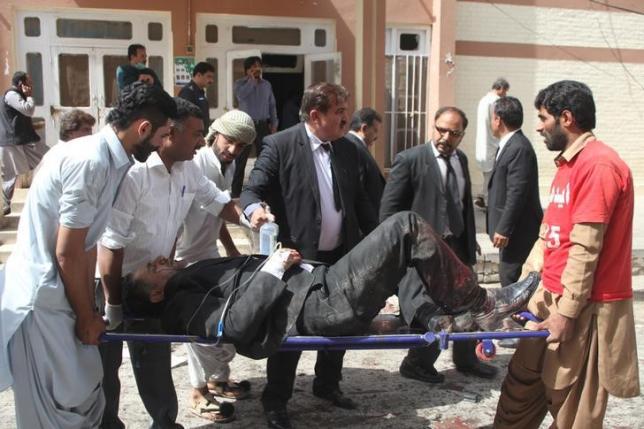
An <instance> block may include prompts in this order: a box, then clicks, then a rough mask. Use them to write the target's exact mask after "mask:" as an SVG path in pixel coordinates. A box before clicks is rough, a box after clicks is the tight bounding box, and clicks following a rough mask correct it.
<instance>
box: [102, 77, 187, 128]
mask: <svg viewBox="0 0 644 429" xmlns="http://www.w3.org/2000/svg"><path fill="white" fill-rule="evenodd" d="M176 116H177V104H176V103H175V102H174V100H173V99H172V97H170V95H169V94H168V93H167V92H165V91H164V90H163V88H161V87H160V86H157V85H148V84H146V83H143V82H139V81H137V82H134V83H132V84H130V85H126V86H125V87H124V88H123V89H122V90H121V93H120V94H119V98H118V100H116V105H115V106H114V108H113V109H112V110H111V111H110V113H109V114H108V115H107V122H108V123H109V124H111V125H113V126H114V127H115V128H116V129H117V130H124V129H126V128H127V127H129V126H130V125H131V124H132V123H133V122H134V121H136V120H138V119H141V118H145V119H147V120H149V121H150V122H151V123H152V129H153V131H154V130H156V129H157V128H159V127H160V126H162V125H164V124H165V123H166V121H167V120H168V118H172V119H173V118H176Z"/></svg>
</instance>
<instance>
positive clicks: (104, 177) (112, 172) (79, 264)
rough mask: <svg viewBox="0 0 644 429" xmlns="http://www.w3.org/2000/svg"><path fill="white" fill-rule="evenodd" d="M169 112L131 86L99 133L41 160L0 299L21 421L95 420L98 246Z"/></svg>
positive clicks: (98, 409) (68, 423)
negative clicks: (128, 178) (127, 179)
mask: <svg viewBox="0 0 644 429" xmlns="http://www.w3.org/2000/svg"><path fill="white" fill-rule="evenodd" d="M174 115H176V105H175V103H174V101H173V100H172V98H171V97H170V96H169V95H168V94H166V93H165V92H164V91H163V90H162V89H160V88H158V87H153V86H149V85H145V84H143V83H135V84H133V85H130V86H127V87H125V88H124V89H123V91H122V92H121V95H120V97H119V99H118V101H117V104H116V106H115V107H114V109H113V110H112V111H111V112H110V114H109V115H108V117H107V125H106V126H105V127H104V128H103V129H102V130H101V131H100V132H98V133H97V134H94V135H91V136H87V137H83V138H80V139H76V140H74V141H73V142H69V143H66V144H64V145H56V146H54V147H53V148H52V149H51V150H50V151H49V152H48V153H47V154H46V155H45V157H44V158H43V160H42V165H41V168H40V171H39V172H38V174H37V175H36V176H35V177H34V181H33V183H32V185H31V189H30V190H29V194H28V196H27V201H26V202H25V209H24V211H23V213H22V216H21V217H20V224H19V226H18V237H17V241H16V247H15V249H14V251H13V253H12V254H11V256H10V257H9V260H8V261H7V264H6V266H5V269H4V288H3V289H2V297H1V300H0V302H1V303H2V310H1V312H0V317H1V320H0V326H1V328H2V330H1V332H0V340H1V344H2V354H1V355H0V389H1V390H4V389H6V388H8V387H11V386H13V393H14V404H15V407H16V420H17V424H18V427H19V428H28V429H31V428H41V427H42V428H54V427H55V428H79V427H97V426H98V425H99V424H100V420H101V415H102V414H103V408H104V406H105V400H104V397H103V393H102V390H101V379H102V376H103V374H102V370H101V362H100V356H99V352H98V348H97V347H95V346H96V345H97V344H98V343H99V337H100V336H101V334H102V333H103V331H104V330H105V322H104V321H103V318H102V317H101V316H100V315H99V314H98V313H97V312H96V310H95V307H94V298H93V295H92V292H91V291H92V288H91V284H92V278H93V273H94V267H95V261H96V253H95V250H96V247H95V245H96V242H97V240H98V238H99V237H100V234H101V233H102V232H103V230H104V228H105V225H106V224H107V222H108V220H109V217H110V207H111V204H112V201H113V200H114V195H115V194H116V191H117V188H118V186H119V183H120V182H121V179H122V178H123V176H124V175H125V173H126V172H127V170H128V169H129V168H130V166H131V165H132V158H131V157H132V156H134V157H135V158H136V159H137V160H140V161H145V160H146V158H147V157H148V155H149V154H150V153H151V152H152V151H153V150H154V149H155V148H156V147H158V146H159V144H160V139H159V133H157V131H158V130H159V129H163V127H165V126H166V125H167V121H168V118H169V117H173V116H174ZM0 289H1V288H0Z"/></svg>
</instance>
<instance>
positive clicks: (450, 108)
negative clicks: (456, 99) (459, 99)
mask: <svg viewBox="0 0 644 429" xmlns="http://www.w3.org/2000/svg"><path fill="white" fill-rule="evenodd" d="M446 112H454V113H458V114H459V115H461V119H462V120H463V131H465V128H467V124H468V120H467V116H465V112H463V111H462V110H461V109H459V108H458V107H454V106H444V107H441V108H440V109H438V110H437V111H436V114H435V115H434V121H436V120H438V118H440V117H441V115H442V114H443V113H446Z"/></svg>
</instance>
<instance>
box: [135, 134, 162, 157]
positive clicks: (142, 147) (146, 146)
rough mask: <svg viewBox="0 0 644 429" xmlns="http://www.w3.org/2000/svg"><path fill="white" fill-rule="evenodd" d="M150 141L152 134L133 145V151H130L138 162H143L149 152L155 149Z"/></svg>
mask: <svg viewBox="0 0 644 429" xmlns="http://www.w3.org/2000/svg"><path fill="white" fill-rule="evenodd" d="M151 141H152V136H149V137H146V138H145V139H143V140H141V141H140V142H139V144H137V145H136V146H135V147H134V152H133V153H132V156H134V159H136V160H137V161H139V162H145V161H146V160H147V159H148V157H149V156H150V154H151V153H152V152H154V151H155V150H156V149H157V148H156V147H154V146H153V145H152V143H151Z"/></svg>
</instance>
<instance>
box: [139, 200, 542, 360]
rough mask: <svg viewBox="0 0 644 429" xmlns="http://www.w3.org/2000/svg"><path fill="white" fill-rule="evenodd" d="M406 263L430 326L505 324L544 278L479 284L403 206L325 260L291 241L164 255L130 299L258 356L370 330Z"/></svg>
mask: <svg viewBox="0 0 644 429" xmlns="http://www.w3.org/2000/svg"><path fill="white" fill-rule="evenodd" d="M408 270H415V271H416V272H417V275H418V278H420V280H421V281H422V284H423V287H424V290H425V291H426V292H427V295H428V296H429V297H431V300H432V301H433V302H434V303H436V304H438V307H439V308H440V309H441V311H438V312H437V313H436V314H435V315H433V316H432V317H429V318H428V319H427V321H426V325H427V329H428V330H430V331H432V330H433V331H436V330H440V329H442V328H444V327H445V325H446V321H447V324H449V323H450V322H449V321H453V319H452V318H451V317H452V315H459V314H463V313H468V314H469V315H471V318H469V320H471V321H473V323H474V325H475V326H473V328H478V329H481V330H488V331H489V330H495V329H499V328H501V321H502V319H504V318H505V317H507V316H509V315H511V314H512V313H515V312H517V311H520V310H522V309H523V308H524V307H525V306H526V304H527V302H528V300H529V298H530V296H531V295H532V293H533V292H534V290H535V289H536V288H537V284H538V283H539V279H538V276H537V275H536V274H530V275H529V276H528V277H526V279H524V280H523V281H520V282H518V283H515V284H514V285H510V286H507V287H504V288H499V289H491V290H486V289H484V288H482V287H480V286H479V285H478V283H477V280H476V274H475V273H474V272H472V270H471V269H470V268H469V267H467V266H466V265H464V264H462V263H461V262H460V261H459V259H458V258H457V257H456V256H455V255H454V254H453V253H452V251H451V250H450V249H449V247H447V246H446V245H445V244H444V242H443V240H441V238H440V237H439V236H438V235H437V234H436V233H435V232H434V231H433V230H432V228H431V227H430V226H429V225H428V224H427V223H425V222H424V221H423V220H422V219H421V218H420V216H418V215H417V214H415V213H413V212H401V213H398V214H396V215H394V216H392V217H390V218H389V219H388V220H386V221H385V222H383V223H382V224H381V225H380V226H379V227H378V228H376V229H375V230H374V231H373V232H372V233H371V234H369V235H368V236H367V237H365V238H364V240H362V241H361V242H360V243H359V244H358V245H357V246H356V247H355V248H353V249H352V250H351V251H350V252H349V253H348V254H347V255H345V256H344V257H343V258H342V259H340V260H339V261H338V262H337V263H335V264H333V265H331V266H328V267H327V266H324V265H318V266H315V267H313V266H311V265H308V264H305V263H302V261H301V258H300V256H299V253H297V251H295V250H291V249H279V250H277V251H276V252H275V253H274V254H273V255H271V256H270V257H268V258H266V257H264V256H240V257H232V258H218V259H208V260H204V261H200V262H197V263H195V264H193V265H191V266H189V267H187V268H180V267H179V266H178V265H176V264H175V263H173V262H171V261H169V260H168V259H166V258H157V259H156V260H155V261H153V262H150V263H148V264H147V265H146V266H144V267H140V268H139V269H138V270H136V271H135V272H134V273H133V274H132V275H131V276H130V278H129V279H128V281H127V282H126V301H127V305H128V308H129V309H130V311H133V312H135V313H137V314H143V315H145V316H154V317H160V319H161V323H162V326H163V329H164V330H165V331H166V332H167V333H171V334H186V335H199V336H205V337H211V338H212V337H217V336H219V337H221V339H222V342H228V343H232V344H234V345H235V346H236V347H237V351H238V352H239V353H241V354H243V355H245V356H247V357H251V358H254V359H261V358H265V357H267V356H269V355H271V354H273V353H275V352H276V351H277V349H278V348H279V346H280V344H281V343H282V341H283V340H284V338H286V337H287V336H292V335H322V336H341V335H360V334H363V333H365V332H366V331H367V329H368V328H369V325H370V323H371V321H372V319H373V318H374V317H375V316H376V315H377V314H378V312H379V310H380V309H381V308H382V307H383V305H384V304H385V300H386V299H387V297H389V296H391V295H393V294H396V293H397V290H398V285H399V282H400V280H401V279H402V278H403V277H404V276H405V275H406V273H407V271H408ZM403 285H404V282H403V283H401V286H400V287H403ZM404 316H405V315H404V314H403V317H404ZM406 320H409V319H406ZM469 328H472V327H469Z"/></svg>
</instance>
